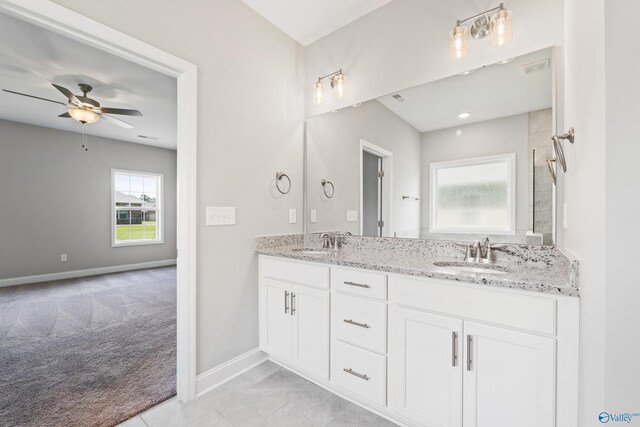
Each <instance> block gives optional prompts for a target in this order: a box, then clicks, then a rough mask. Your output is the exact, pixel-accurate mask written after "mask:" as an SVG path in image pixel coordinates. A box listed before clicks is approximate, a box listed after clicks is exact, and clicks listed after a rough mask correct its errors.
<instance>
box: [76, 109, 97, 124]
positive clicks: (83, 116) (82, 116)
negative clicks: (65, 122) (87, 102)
mask: <svg viewBox="0 0 640 427" xmlns="http://www.w3.org/2000/svg"><path fill="white" fill-rule="evenodd" d="M69 115H70V116H71V117H72V118H73V119H74V120H76V121H78V122H80V123H82V124H85V123H95V122H97V121H98V120H100V116H99V115H98V114H96V113H95V112H94V111H91V110H90V109H88V108H69Z"/></svg>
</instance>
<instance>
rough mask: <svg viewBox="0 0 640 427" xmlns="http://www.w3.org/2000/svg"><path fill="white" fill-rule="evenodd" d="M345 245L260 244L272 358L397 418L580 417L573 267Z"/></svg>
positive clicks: (534, 422)
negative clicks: (488, 264) (485, 263)
mask: <svg viewBox="0 0 640 427" xmlns="http://www.w3.org/2000/svg"><path fill="white" fill-rule="evenodd" d="M342 239H343V242H344V243H343V247H342V248H341V249H339V250H336V251H327V250H323V249H322V248H321V244H320V242H319V240H318V237H317V235H305V236H302V235H297V236H286V237H281V238H278V237H272V238H259V239H257V240H256V251H257V252H258V253H259V254H260V256H259V265H260V272H259V282H260V283H259V286H260V347H261V349H262V350H263V351H265V352H266V353H268V354H269V355H270V357H271V359H272V360H274V361H276V362H277V363H280V364H282V365H283V366H285V367H287V368H288V369H290V370H292V371H294V372H296V373H298V374H300V375H302V376H304V377H306V378H308V379H309V380H311V381H313V382H315V383H317V384H319V385H321V386H323V387H325V388H327V389H328V390H330V391H332V392H334V393H336V394H339V395H340V396H343V397H345V398H347V399H349V400H351V401H353V402H355V403H357V404H359V405H361V406H363V407H366V408H368V409H370V410H372V411H374V412H376V413H378V414H380V415H382V416H384V417H386V418H388V419H390V420H392V421H394V422H396V423H398V424H401V425H407V426H429V427H431V426H438V427H440V426H465V427H466V426H478V427H480V426H491V427H512V426H515V425H517V426H522V427H525V426H531V427H534V426H535V427H552V426H558V427H562V426H575V425H576V421H575V417H576V413H577V393H576V390H577V388H576V386H577V384H576V381H577V369H578V365H577V360H578V354H577V352H578V341H577V340H578V300H579V298H578V294H579V291H578V287H577V276H576V271H577V264H576V262H575V261H572V260H569V259H568V258H567V257H565V256H564V255H563V254H562V253H561V252H560V251H558V250H557V249H555V248H551V247H518V246H515V245H514V246H512V247H509V248H506V249H504V251H503V252H500V253H499V254H498V262H497V263H496V264H495V265H493V266H492V268H489V269H486V268H484V267H482V266H480V265H474V264H473V263H468V265H469V268H464V266H465V265H466V264H465V263H460V261H461V260H462V258H463V255H464V247H459V246H457V245H456V244H454V243H451V242H433V241H427V240H423V241H420V240H406V239H386V238H366V237H355V236H349V237H343V238H342ZM434 262H435V263H437V265H436V264H434ZM438 265H440V266H438ZM498 267H500V268H498Z"/></svg>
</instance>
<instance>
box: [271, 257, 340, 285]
mask: <svg viewBox="0 0 640 427" xmlns="http://www.w3.org/2000/svg"><path fill="white" fill-rule="evenodd" d="M329 270H330V269H329V266H324V265H317V264H311V263H307V262H301V261H293V260H287V259H280V258H269V257H260V274H261V275H262V276H265V277H269V278H271V279H277V280H282V281H284V282H290V283H298V284H301V285H308V286H315V287H317V288H322V289H329V280H330V274H329Z"/></svg>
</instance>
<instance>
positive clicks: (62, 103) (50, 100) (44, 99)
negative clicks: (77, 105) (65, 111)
mask: <svg viewBox="0 0 640 427" xmlns="http://www.w3.org/2000/svg"><path fill="white" fill-rule="evenodd" d="M2 90H3V91H5V92H9V93H13V94H15V95H22V96H28V97H29V98H35V99H40V100H42V101H48V102H54V103H56V104H60V105H64V106H66V105H67V104H65V103H64V102H60V101H54V100H53V99H47V98H40V97H39V96H33V95H27V94H26V93H20V92H14V91H12V90H9V89H2Z"/></svg>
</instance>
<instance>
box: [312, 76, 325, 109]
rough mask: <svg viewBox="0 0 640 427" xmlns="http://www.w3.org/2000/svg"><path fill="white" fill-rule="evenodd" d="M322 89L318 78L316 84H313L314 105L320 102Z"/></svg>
mask: <svg viewBox="0 0 640 427" xmlns="http://www.w3.org/2000/svg"><path fill="white" fill-rule="evenodd" d="M322 90H323V85H322V82H321V81H320V80H318V81H317V82H316V84H314V85H313V104H314V105H320V104H322Z"/></svg>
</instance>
